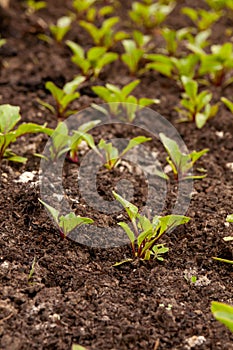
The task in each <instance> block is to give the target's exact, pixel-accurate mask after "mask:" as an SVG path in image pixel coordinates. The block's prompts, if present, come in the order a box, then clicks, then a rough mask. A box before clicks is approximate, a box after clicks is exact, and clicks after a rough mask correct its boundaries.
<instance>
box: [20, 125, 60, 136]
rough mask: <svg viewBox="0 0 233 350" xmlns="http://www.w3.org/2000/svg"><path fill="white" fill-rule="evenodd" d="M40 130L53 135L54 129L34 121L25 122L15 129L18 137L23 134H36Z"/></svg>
mask: <svg viewBox="0 0 233 350" xmlns="http://www.w3.org/2000/svg"><path fill="white" fill-rule="evenodd" d="M38 132H42V133H44V134H46V135H49V136H50V135H52V133H53V132H54V130H53V129H50V128H46V127H45V126H44V125H38V124H34V123H23V124H21V125H20V126H19V127H18V128H17V129H16V130H15V135H16V137H17V138H18V137H19V136H22V135H25V134H36V133H38Z"/></svg>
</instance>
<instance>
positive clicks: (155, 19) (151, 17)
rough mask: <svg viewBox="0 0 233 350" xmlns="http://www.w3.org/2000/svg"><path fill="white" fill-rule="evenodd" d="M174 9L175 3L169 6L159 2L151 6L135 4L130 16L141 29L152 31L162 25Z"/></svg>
mask: <svg viewBox="0 0 233 350" xmlns="http://www.w3.org/2000/svg"><path fill="white" fill-rule="evenodd" d="M174 8H175V2H170V3H169V4H168V5H164V4H161V3H159V2H158V3H150V4H148V3H140V2H133V4H132V9H131V10H130V11H129V16H130V18H131V20H132V21H133V22H134V23H135V24H136V25H137V26H138V27H139V28H140V29H143V28H145V29H147V30H150V29H154V28H155V27H158V26H159V25H161V23H163V22H164V21H165V19H166V18H167V16H168V15H169V14H170V13H171V12H172V10H173V9H174Z"/></svg>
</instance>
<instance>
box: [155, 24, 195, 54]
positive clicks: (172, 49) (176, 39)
mask: <svg viewBox="0 0 233 350" xmlns="http://www.w3.org/2000/svg"><path fill="white" fill-rule="evenodd" d="M189 33H190V29H189V28H181V29H179V30H174V29H170V28H167V27H165V28H162V29H161V34H162V37H163V38H164V40H165V43H166V47H165V53H167V54H168V55H170V56H172V55H174V54H176V55H177V50H178V47H179V44H180V43H181V42H182V41H183V40H184V39H186V38H187V35H188V34H189Z"/></svg>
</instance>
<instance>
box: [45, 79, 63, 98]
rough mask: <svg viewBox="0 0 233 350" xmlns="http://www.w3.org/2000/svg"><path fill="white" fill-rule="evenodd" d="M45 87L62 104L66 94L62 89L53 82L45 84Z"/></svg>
mask: <svg viewBox="0 0 233 350" xmlns="http://www.w3.org/2000/svg"><path fill="white" fill-rule="evenodd" d="M45 87H46V89H47V90H49V91H50V92H51V94H52V95H53V98H54V99H55V100H56V101H57V102H60V101H61V99H62V97H63V96H64V92H63V91H62V89H60V88H58V87H57V86H56V85H55V84H54V83H53V82H52V81H47V83H46V84H45Z"/></svg>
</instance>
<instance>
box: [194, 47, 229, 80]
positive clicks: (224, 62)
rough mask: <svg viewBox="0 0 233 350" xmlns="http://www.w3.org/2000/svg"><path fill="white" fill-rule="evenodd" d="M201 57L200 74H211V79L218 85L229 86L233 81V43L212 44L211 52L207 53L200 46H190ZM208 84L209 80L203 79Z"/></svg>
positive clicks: (201, 75)
mask: <svg viewBox="0 0 233 350" xmlns="http://www.w3.org/2000/svg"><path fill="white" fill-rule="evenodd" d="M189 48H190V49H192V51H194V52H195V53H196V54H197V55H198V56H199V59H200V68H199V70H198V76H200V77H203V76H205V75H208V76H209V80H210V82H211V83H212V84H213V85H216V86H227V85H229V84H231V83H232V82H233V77H232V75H231V73H232V70H233V45H232V43H230V42H227V43H224V44H223V45H212V46H211V47H210V50H211V53H206V52H205V51H204V50H202V49H200V48H196V47H195V46H189ZM203 82H204V83H205V84H208V80H203Z"/></svg>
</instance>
